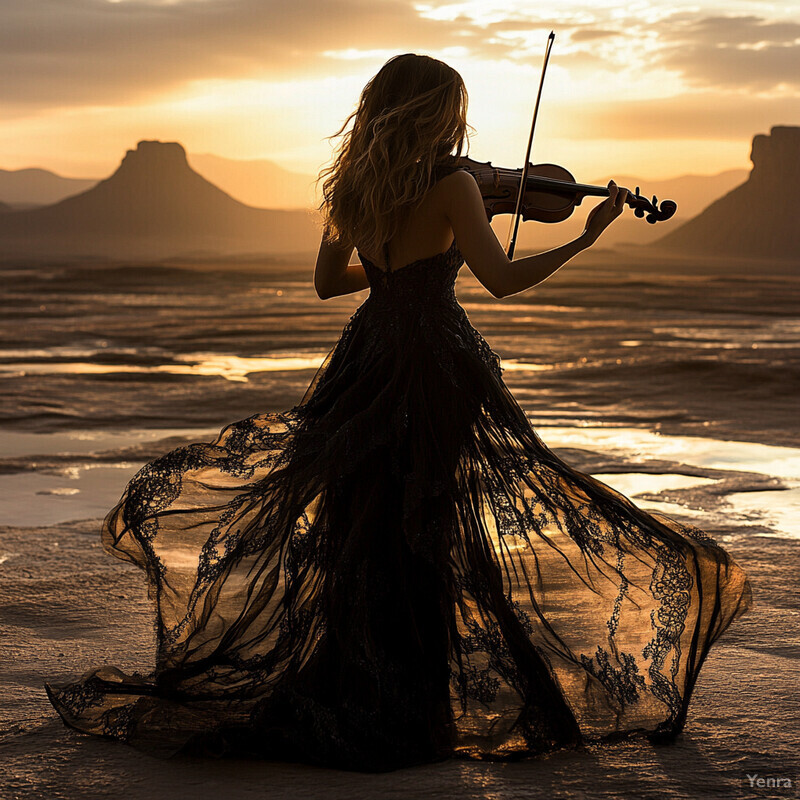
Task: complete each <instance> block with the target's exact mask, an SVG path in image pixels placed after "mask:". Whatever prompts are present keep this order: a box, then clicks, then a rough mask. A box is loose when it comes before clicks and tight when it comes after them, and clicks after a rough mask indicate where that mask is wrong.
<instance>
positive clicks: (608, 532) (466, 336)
mask: <svg viewBox="0 0 800 800" xmlns="http://www.w3.org/2000/svg"><path fill="white" fill-rule="evenodd" d="M362 263H363V264H364V268H365V270H366V273H367V277H368V279H369V282H370V287H371V292H370V295H369V297H368V298H367V299H366V300H365V301H364V302H363V303H362V305H361V306H360V307H359V308H358V309H357V310H356V312H355V313H354V314H353V316H352V317H351V318H350V321H349V322H348V323H347V325H346V326H345V328H344V330H343V332H342V335H341V337H340V339H339V340H338V341H337V343H336V345H335V346H334V347H333V349H332V350H331V351H330V352H329V354H328V355H327V357H326V358H325V360H324V363H323V364H322V366H321V367H320V368H319V370H318V371H317V373H316V374H315V376H314V378H313V380H312V381H311V384H310V385H309V387H308V390H307V391H306V393H305V395H304V396H303V398H302V400H301V401H300V403H299V404H298V405H296V406H295V407H294V408H291V409H289V410H288V411H284V412H280V413H263V414H256V415H254V416H252V417H249V418H248V419H244V420H241V421H238V422H234V423H232V424H231V425H228V426H227V427H225V428H224V429H222V431H221V432H220V433H219V435H218V436H217V437H216V438H215V439H214V440H213V441H212V442H208V443H203V442H201V443H195V444H190V445H188V446H185V447H180V448H178V449H176V450H174V451H172V452H169V453H167V454H165V455H164V456H162V457H160V458H158V459H156V460H155V461H153V462H152V463H150V464H147V465H146V466H145V467H143V468H142V469H141V470H140V471H139V472H138V473H137V474H136V476H135V477H134V478H133V479H132V480H131V481H130V483H129V484H128V486H127V488H126V489H125V492H124V493H123V495H122V498H121V499H120V501H119V503H118V504H117V505H116V506H115V507H114V508H113V509H112V510H111V511H110V512H109V514H108V515H107V517H106V519H105V521H104V524H103V528H102V541H103V545H104V547H105V548H106V550H107V551H108V552H110V553H112V554H113V555H115V556H118V557H119V558H122V559H126V560H128V561H130V562H133V563H134V564H136V565H138V566H140V567H141V568H142V569H143V570H145V572H146V574H147V579H148V582H149V587H150V591H151V596H152V599H153V601H154V603H155V610H156V627H157V652H156V661H155V669H154V671H153V672H152V673H151V674H148V675H140V674H132V675H128V674H125V673H123V672H122V671H120V670H118V669H116V668H114V667H111V666H103V667H100V668H98V669H94V670H92V671H90V672H87V673H86V674H84V675H83V676H82V677H81V678H80V679H79V680H76V681H75V682H73V683H69V684H67V685H62V686H53V685H46V688H47V692H48V696H49V697H50V700H51V701H52V703H53V705H54V706H55V708H56V709H57V710H58V712H59V714H60V715H61V717H62V718H63V720H64V722H65V723H67V724H68V725H70V726H71V727H73V728H76V729H78V730H79V731H83V732H86V733H90V734H96V735H102V736H106V737H112V738H114V739H119V740H122V741H125V742H128V743H129V744H131V745H133V746H136V747H138V748H140V749H143V750H146V751H147V752H150V753H152V754H155V755H160V756H165V757H166V756H171V755H173V754H176V753H179V752H180V753H192V754H195V755H196V754H203V755H233V756H247V757H258V758H265V759H275V760H288V761H302V762H309V763H315V764H320V765H328V766H333V767H341V768H346V769H355V770H364V771H381V770H389V769H394V768H397V767H401V766H404V765H410V764H416V763H423V762H427V761H432V760H438V759H442V758H446V757H448V756H455V757H465V758H476V759H496V760H505V759H515V758H519V757H522V756H526V755H533V754H537V753H541V752H545V751H548V750H552V749H554V748H559V747H569V746H574V745H576V744H579V743H580V742H582V741H587V740H596V739H603V738H606V737H616V736H620V735H627V734H640V735H641V734H650V735H653V736H656V737H658V738H663V739H669V738H670V737H673V736H674V735H676V734H677V733H678V732H680V731H681V729H682V727H683V725H684V722H685V719H686V712H687V707H688V704H689V700H690V697H691V694H692V688H693V686H694V684H695V681H696V679H697V675H698V671H699V669H700V667H701V665H702V663H703V660H704V659H705V657H706V655H707V653H708V651H709V647H710V646H711V644H712V643H713V642H714V641H715V640H716V639H717V637H719V635H720V634H721V633H722V632H723V631H724V630H725V629H726V628H727V627H728V625H729V624H730V623H731V622H732V621H733V620H734V619H735V618H736V617H738V616H739V615H740V614H742V613H743V612H744V611H745V610H746V609H747V607H748V606H749V604H750V601H751V594H750V587H749V584H748V580H747V577H746V576H745V574H744V573H743V572H742V570H741V569H740V568H739V567H738V566H737V565H736V563H735V562H734V561H733V560H732V559H731V558H730V556H728V555H727V553H726V552H725V551H724V550H723V549H722V548H721V547H719V546H718V545H717V544H716V543H715V542H714V541H713V540H712V539H711V538H710V537H709V536H707V535H705V534H704V533H702V532H701V531H699V530H697V529H696V528H693V527H687V526H684V525H681V524H679V523H677V522H675V521H673V520H671V519H669V518H668V517H666V516H662V515H660V514H652V513H646V512H644V511H642V510H640V509H639V508H637V507H636V506H635V505H634V504H633V503H631V501H630V500H628V499H627V498H626V497H624V496H623V495H621V494H619V493H618V492H616V491H614V490H613V489H611V488H609V487H608V486H606V485H604V484H603V483H601V482H599V481H597V480H595V479H594V478H592V477H591V476H589V475H587V474H584V473H581V472H580V471H577V470H575V469H573V468H572V467H570V466H569V465H567V464H566V463H564V462H563V461H561V460H560V459H559V458H558V457H556V455H554V453H552V452H551V451H550V450H549V449H548V448H547V447H546V446H545V445H544V444H543V443H542V441H541V440H540V439H539V437H538V436H537V434H536V433H535V431H534V430H533V429H532V427H531V425H530V423H529V422H528V420H527V418H526V417H525V415H524V413H523V411H522V410H521V409H520V407H519V405H518V404H517V402H516V401H515V399H514V397H513V396H512V395H511V394H510V392H509V389H508V388H507V386H506V385H505V383H504V382H503V380H502V376H501V373H502V370H501V365H500V359H499V357H498V356H497V355H496V354H495V353H494V352H493V351H492V349H491V348H490V347H489V345H488V344H487V343H486V341H485V340H484V339H483V338H482V337H481V335H480V334H479V333H478V332H477V331H476V330H475V329H474V328H473V327H472V325H471V324H470V322H469V319H468V317H467V315H466V313H465V311H464V309H463V308H462V307H461V306H460V305H459V304H458V302H457V300H456V296H455V292H454V283H455V280H456V276H457V274H458V271H459V269H460V267H461V265H462V263H463V257H462V256H461V254H460V253H459V251H458V248H457V245H456V243H455V242H454V243H453V245H452V246H451V247H450V249H449V250H447V252H445V253H441V254H439V255H437V256H434V257H432V258H426V259H423V260H420V261H416V262H414V263H412V264H409V265H406V266H404V267H401V268H400V269H398V270H395V271H392V272H388V273H387V272H384V271H383V270H382V269H381V268H379V267H377V266H376V265H374V264H372V263H370V262H369V261H367V260H366V259H365V258H363V257H362Z"/></svg>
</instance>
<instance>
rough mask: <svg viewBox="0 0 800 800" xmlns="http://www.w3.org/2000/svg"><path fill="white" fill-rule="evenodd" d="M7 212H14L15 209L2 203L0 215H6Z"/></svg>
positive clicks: (0, 204)
mask: <svg viewBox="0 0 800 800" xmlns="http://www.w3.org/2000/svg"><path fill="white" fill-rule="evenodd" d="M6 211H13V208H12V207H11V206H10V205H8V203H0V214H5V212H6Z"/></svg>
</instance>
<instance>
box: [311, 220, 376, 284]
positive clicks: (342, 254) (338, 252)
mask: <svg viewBox="0 0 800 800" xmlns="http://www.w3.org/2000/svg"><path fill="white" fill-rule="evenodd" d="M352 255H353V245H352V244H343V243H335V244H334V243H331V242H330V241H328V240H327V239H326V237H325V235H324V234H323V236H322V241H321V242H320V245H319V252H318V253H317V264H316V266H315V267H314V289H315V290H316V292H317V296H318V297H319V298H320V299H321V300H327V299H328V298H330V297H338V296H339V295H343V294H352V293H353V292H360V291H361V290H362V289H368V288H369V281H368V280H367V273H366V272H365V271H364V266H363V265H362V264H351V263H350V257H351V256H352Z"/></svg>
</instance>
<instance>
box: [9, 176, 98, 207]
mask: <svg viewBox="0 0 800 800" xmlns="http://www.w3.org/2000/svg"><path fill="white" fill-rule="evenodd" d="M95 184H97V179H96V178H95V179H92V178H62V177H61V176H60V175H56V173H55V172H50V171H49V170H46V169H38V168H29V169H15V170H8V169H0V197H2V198H3V202H5V203H7V204H9V205H11V206H18V205H35V206H40V205H50V203H57V202H58V201H59V200H63V199H64V198H65V197H69V196H70V195H73V194H78V193H79V192H84V191H86V190H87V189H90V188H91V187H92V186H94V185H95Z"/></svg>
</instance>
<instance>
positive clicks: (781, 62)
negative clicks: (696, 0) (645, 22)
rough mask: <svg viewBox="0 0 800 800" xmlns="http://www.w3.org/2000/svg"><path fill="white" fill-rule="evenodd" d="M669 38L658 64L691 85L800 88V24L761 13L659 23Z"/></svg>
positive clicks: (663, 37) (662, 36) (761, 89)
mask: <svg viewBox="0 0 800 800" xmlns="http://www.w3.org/2000/svg"><path fill="white" fill-rule="evenodd" d="M654 27H655V28H656V30H657V31H658V33H659V36H660V39H661V40H662V41H664V42H665V46H664V47H663V48H661V49H660V50H659V51H658V52H657V53H656V54H655V58H654V64H655V65H656V66H661V67H665V68H667V69H670V70H675V71H676V72H679V73H680V74H681V76H682V78H683V80H684V81H685V82H686V84H687V85H689V86H697V87H717V88H721V89H725V90H730V89H749V90H754V91H759V92H768V91H770V90H776V89H780V90H783V91H785V90H787V89H789V90H800V69H798V65H800V23H798V22H793V21H788V20H784V21H772V22H770V21H767V20H765V19H764V18H762V17H756V16H728V17H701V18H696V19H691V18H689V19H687V18H685V17H681V18H679V19H677V20H676V19H674V18H672V17H668V18H666V19H665V20H662V21H661V22H659V23H657V24H656V25H655V26H654Z"/></svg>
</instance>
